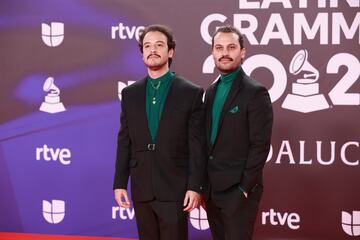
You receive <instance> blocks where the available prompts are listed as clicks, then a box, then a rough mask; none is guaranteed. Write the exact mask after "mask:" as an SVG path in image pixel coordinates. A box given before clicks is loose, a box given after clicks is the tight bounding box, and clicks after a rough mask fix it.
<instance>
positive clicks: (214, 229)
mask: <svg viewBox="0 0 360 240" xmlns="http://www.w3.org/2000/svg"><path fill="white" fill-rule="evenodd" d="M212 55H213V58H214V61H215V65H216V67H217V69H218V70H219V71H220V73H221V76H220V78H219V79H218V80H217V81H216V82H215V83H214V84H212V85H211V86H210V87H209V88H208V90H207V91H206V96H205V108H206V126H207V129H206V131H207V143H208V144H207V146H208V147H207V149H208V151H207V152H208V155H209V157H208V166H207V173H208V177H209V184H208V186H207V191H206V193H207V194H206V200H207V201H206V208H207V214H208V220H209V224H210V229H211V233H212V236H213V238H214V239H215V240H245V239H251V238H252V234H253V226H254V223H255V220H256V215H257V211H258V205H259V201H260V199H261V195H262V192H263V179H262V170H263V167H264V165H265V162H266V158H267V155H268V152H269V148H270V140H271V130H272V123H273V113H272V105H271V100H270V97H269V94H268V91H267V90H266V88H265V87H264V86H262V85H261V84H260V83H258V82H257V81H255V80H254V79H252V78H250V77H249V76H247V75H246V74H245V73H244V71H243V69H242V67H241V64H242V62H243V60H244V58H245V48H244V40H243V36H242V34H241V33H240V32H239V31H238V30H237V29H236V28H234V27H232V26H221V27H219V28H217V30H216V31H215V33H214V35H213V37H212Z"/></svg>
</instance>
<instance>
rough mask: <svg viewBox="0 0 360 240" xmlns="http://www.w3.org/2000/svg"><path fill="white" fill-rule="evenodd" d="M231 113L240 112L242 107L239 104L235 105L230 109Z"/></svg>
mask: <svg viewBox="0 0 360 240" xmlns="http://www.w3.org/2000/svg"><path fill="white" fill-rule="evenodd" d="M229 112H230V113H237V112H240V108H239V107H238V106H235V107H233V108H232V109H230V111H229Z"/></svg>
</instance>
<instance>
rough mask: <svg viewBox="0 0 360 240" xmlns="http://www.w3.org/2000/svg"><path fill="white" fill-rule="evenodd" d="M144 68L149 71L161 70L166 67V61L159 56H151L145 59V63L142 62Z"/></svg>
mask: <svg viewBox="0 0 360 240" xmlns="http://www.w3.org/2000/svg"><path fill="white" fill-rule="evenodd" d="M144 63H145V65H146V67H148V68H149V69H151V70H157V69H161V68H163V67H164V66H167V65H168V59H163V58H161V57H160V56H159V55H156V54H153V55H149V56H148V57H147V58H146V61H144Z"/></svg>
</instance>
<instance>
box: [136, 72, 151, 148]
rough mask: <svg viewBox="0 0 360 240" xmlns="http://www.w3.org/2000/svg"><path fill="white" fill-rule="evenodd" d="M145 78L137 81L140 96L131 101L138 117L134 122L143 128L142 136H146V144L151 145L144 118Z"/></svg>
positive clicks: (146, 122) (145, 117)
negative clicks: (137, 112)
mask: <svg viewBox="0 0 360 240" xmlns="http://www.w3.org/2000/svg"><path fill="white" fill-rule="evenodd" d="M146 82H147V81H146V77H145V78H143V79H142V80H140V81H139V85H138V87H139V92H140V94H139V95H138V96H136V98H135V99H133V102H134V104H135V103H136V107H135V109H138V111H139V114H141V115H140V117H139V118H138V119H136V121H139V124H138V126H139V127H142V126H143V127H144V130H145V131H143V132H144V134H146V138H147V139H148V143H151V142H152V140H151V135H150V129H149V125H148V121H147V116H146Z"/></svg>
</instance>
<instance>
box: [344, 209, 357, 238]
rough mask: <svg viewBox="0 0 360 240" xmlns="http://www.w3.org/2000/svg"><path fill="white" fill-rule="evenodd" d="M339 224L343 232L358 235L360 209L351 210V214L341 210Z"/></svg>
mask: <svg viewBox="0 0 360 240" xmlns="http://www.w3.org/2000/svg"><path fill="white" fill-rule="evenodd" d="M341 223H342V224H341V225H342V229H343V230H344V232H345V233H346V234H348V235H350V236H354V237H355V236H360V211H353V212H352V214H351V213H348V212H345V211H342V212H341Z"/></svg>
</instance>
